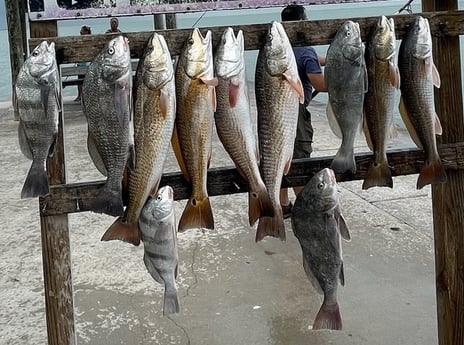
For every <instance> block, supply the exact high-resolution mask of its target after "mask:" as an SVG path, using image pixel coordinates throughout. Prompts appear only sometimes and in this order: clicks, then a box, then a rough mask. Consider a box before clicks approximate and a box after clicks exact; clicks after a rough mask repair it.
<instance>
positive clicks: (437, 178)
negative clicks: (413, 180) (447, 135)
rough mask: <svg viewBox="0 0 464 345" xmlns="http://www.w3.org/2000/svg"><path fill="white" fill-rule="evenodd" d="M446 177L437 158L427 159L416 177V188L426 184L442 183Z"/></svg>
mask: <svg viewBox="0 0 464 345" xmlns="http://www.w3.org/2000/svg"><path fill="white" fill-rule="evenodd" d="M447 179H448V178H447V176H446V171H445V168H444V167H443V165H442V164H441V160H440V159H439V158H438V159H436V160H434V161H430V160H427V161H426V162H425V165H424V167H423V168H422V169H421V171H420V174H419V178H418V179H417V189H421V188H422V187H424V186H425V185H428V184H436V183H443V182H446V180H447Z"/></svg>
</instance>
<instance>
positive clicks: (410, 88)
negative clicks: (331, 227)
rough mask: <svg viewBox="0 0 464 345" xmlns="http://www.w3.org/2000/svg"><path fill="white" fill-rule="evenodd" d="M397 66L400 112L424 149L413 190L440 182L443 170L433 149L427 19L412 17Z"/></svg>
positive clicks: (433, 74)
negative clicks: (413, 18) (415, 185)
mask: <svg viewBox="0 0 464 345" xmlns="http://www.w3.org/2000/svg"><path fill="white" fill-rule="evenodd" d="M398 68H399V70H400V75H401V102H400V113H401V116H402V118H403V120H404V122H405V123H406V127H407V129H408V131H409V133H410V134H411V136H412V138H413V140H414V141H415V143H416V144H417V145H418V146H419V147H421V148H423V149H424V151H425V154H426V161H425V164H424V166H423V167H422V168H421V171H420V174H419V177H418V180H417V189H420V188H422V187H423V186H425V185H427V184H434V183H443V182H445V181H446V180H447V177H446V172H445V170H444V168H443V165H442V163H441V160H440V157H439V155H438V151H437V144H436V138H435V135H436V134H441V125H440V123H439V120H438V117H437V115H436V113H435V104H434V93H433V87H434V82H435V83H438V86H439V75H438V71H436V68H435V65H434V63H433V58H432V38H431V34H430V27H429V23H428V20H427V19H425V18H423V17H421V16H416V18H415V21H414V23H413V24H411V25H410V27H409V28H408V30H407V32H406V34H405V36H404V38H403V40H402V42H401V45H400V50H399V54H398Z"/></svg>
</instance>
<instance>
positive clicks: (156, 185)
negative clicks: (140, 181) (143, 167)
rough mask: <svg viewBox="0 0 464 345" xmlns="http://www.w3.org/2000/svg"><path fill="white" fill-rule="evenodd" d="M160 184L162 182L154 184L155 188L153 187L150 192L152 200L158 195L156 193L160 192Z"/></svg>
mask: <svg viewBox="0 0 464 345" xmlns="http://www.w3.org/2000/svg"><path fill="white" fill-rule="evenodd" d="M159 183H160V180H158V181H156V182H155V183H154V184H153V187H151V190H150V194H149V195H150V196H151V197H152V198H154V197H155V195H156V192H158V187H159Z"/></svg>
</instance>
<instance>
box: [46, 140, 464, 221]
mask: <svg viewBox="0 0 464 345" xmlns="http://www.w3.org/2000/svg"><path fill="white" fill-rule="evenodd" d="M439 152H440V156H441V158H442V161H443V163H444V165H445V167H446V169H447V170H458V169H459V170H460V169H464V142H463V143H459V144H457V145H453V146H441V147H440V148H439ZM371 159H372V153H370V152H369V153H358V154H356V163H357V170H358V171H357V173H356V174H338V175H337V180H338V181H350V180H360V179H364V177H365V176H366V173H367V169H368V168H369V165H370V164H371ZM332 160H333V157H318V158H310V159H295V160H294V161H293V163H292V167H291V169H290V172H289V173H288V175H287V176H285V177H284V178H283V180H282V186H283V187H293V186H303V185H305V184H306V183H307V182H308V181H309V179H310V178H311V177H312V176H313V174H314V173H315V172H317V171H319V170H321V169H322V168H325V167H328V166H330V163H331V162H332ZM388 161H389V163H390V165H391V166H392V173H393V175H394V176H400V175H409V174H416V173H419V171H420V168H421V167H422V165H423V162H424V153H423V151H421V150H417V149H402V150H392V151H390V152H388ZM207 183H208V187H207V188H208V194H209V195H210V196H217V195H226V194H235V193H245V192H247V191H248V186H247V183H246V182H245V181H244V180H243V178H242V177H241V176H240V174H239V173H238V172H237V170H236V169H235V168H234V167H223V168H214V169H209V170H208V179H207ZM103 184H104V181H95V182H91V183H87V182H86V183H73V184H68V185H65V186H64V185H61V186H53V187H52V189H51V191H50V195H48V196H47V197H45V198H42V199H41V212H42V214H43V215H54V214H63V213H74V212H84V211H90V210H91V208H90V204H91V202H92V201H93V200H94V199H95V197H96V195H97V191H98V189H99V188H100V187H102V186H103ZM160 185H161V186H164V185H170V186H171V187H173V189H174V197H175V199H176V200H182V199H187V198H189V196H190V191H191V189H190V184H189V183H188V182H187V181H186V180H185V179H184V178H183V176H182V174H181V173H180V172H176V173H166V174H164V175H163V177H162V179H161V182H160Z"/></svg>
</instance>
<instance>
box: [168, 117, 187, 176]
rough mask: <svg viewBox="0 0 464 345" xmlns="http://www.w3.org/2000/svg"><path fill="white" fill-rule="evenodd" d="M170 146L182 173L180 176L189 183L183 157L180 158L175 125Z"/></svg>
mask: <svg viewBox="0 0 464 345" xmlns="http://www.w3.org/2000/svg"><path fill="white" fill-rule="evenodd" d="M171 145H172V149H173V151H174V155H175V156H176V159H177V164H179V168H180V170H181V171H182V175H184V178H185V179H186V180H187V181H190V176H189V174H188V172H187V166H186V165H185V161H184V157H183V156H182V151H181V149H180V143H179V136H178V134H177V127H176V126H175V125H174V129H173V131H172V138H171Z"/></svg>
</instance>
